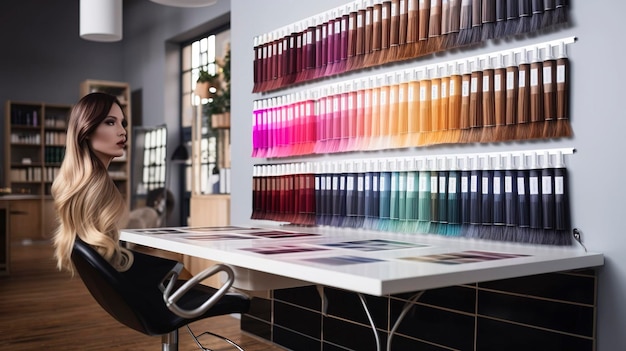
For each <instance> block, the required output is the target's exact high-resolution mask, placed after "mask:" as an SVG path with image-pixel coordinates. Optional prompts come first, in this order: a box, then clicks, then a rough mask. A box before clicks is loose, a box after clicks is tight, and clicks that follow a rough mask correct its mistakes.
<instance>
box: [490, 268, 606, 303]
mask: <svg viewBox="0 0 626 351" xmlns="http://www.w3.org/2000/svg"><path fill="white" fill-rule="evenodd" d="M478 286H479V287H481V288H486V289H494V290H501V291H508V292H514V293H519V294H524V295H532V296H539V297H545V298H550V299H555V300H564V301H570V302H578V303H584V304H589V305H593V304H594V303H595V300H596V299H595V279H594V277H593V276H581V275H573V274H563V273H550V274H539V275H532V276H528V277H521V278H513V279H503V280H497V281H492V282H485V283H479V284H478Z"/></svg>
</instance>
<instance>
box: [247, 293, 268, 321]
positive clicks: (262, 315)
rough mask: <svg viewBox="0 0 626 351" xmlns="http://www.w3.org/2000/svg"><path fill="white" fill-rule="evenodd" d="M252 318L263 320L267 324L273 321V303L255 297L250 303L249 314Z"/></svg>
mask: <svg viewBox="0 0 626 351" xmlns="http://www.w3.org/2000/svg"><path fill="white" fill-rule="evenodd" d="M247 314H249V315H251V316H254V317H256V318H259V319H262V320H264V321H266V322H271V321H272V301H270V300H266V299H262V298H259V297H253V298H252V300H251V301H250V309H249V310H248V313H247Z"/></svg>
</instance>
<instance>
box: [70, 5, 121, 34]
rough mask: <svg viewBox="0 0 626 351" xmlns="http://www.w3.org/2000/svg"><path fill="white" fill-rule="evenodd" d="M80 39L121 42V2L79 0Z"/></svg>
mask: <svg viewBox="0 0 626 351" xmlns="http://www.w3.org/2000/svg"><path fill="white" fill-rule="evenodd" d="M80 37H81V38H83V39H86V40H93V41H105V42H111V41H119V40H122V0H80Z"/></svg>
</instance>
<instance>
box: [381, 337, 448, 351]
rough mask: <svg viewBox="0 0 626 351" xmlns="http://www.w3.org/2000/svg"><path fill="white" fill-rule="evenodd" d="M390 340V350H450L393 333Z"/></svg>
mask: <svg viewBox="0 0 626 351" xmlns="http://www.w3.org/2000/svg"><path fill="white" fill-rule="evenodd" d="M391 341H392V342H391V351H407V350H411V351H450V349H449V348H443V347H439V346H436V345H432V344H428V343H425V342H422V341H419V340H414V339H411V338H406V337H404V336H402V335H395V336H394V337H393V339H392V340H391ZM385 349H386V348H383V350H385Z"/></svg>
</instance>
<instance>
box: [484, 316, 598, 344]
mask: <svg viewBox="0 0 626 351" xmlns="http://www.w3.org/2000/svg"><path fill="white" fill-rule="evenodd" d="M476 349H477V350H480V351H502V350H506V351H528V350H533V351H534V350H537V351H543V350H545V351H592V350H594V348H593V341H592V340H589V339H585V338H579V337H575V336H570V335H565V334H561V333H553V332H549V331H545V330H541V329H535V328H530V327H525V326H520V325H516V324H512V323H507V322H501V321H495V320H492V319H488V318H482V317H480V318H479V319H478V337H477V340H476Z"/></svg>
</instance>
